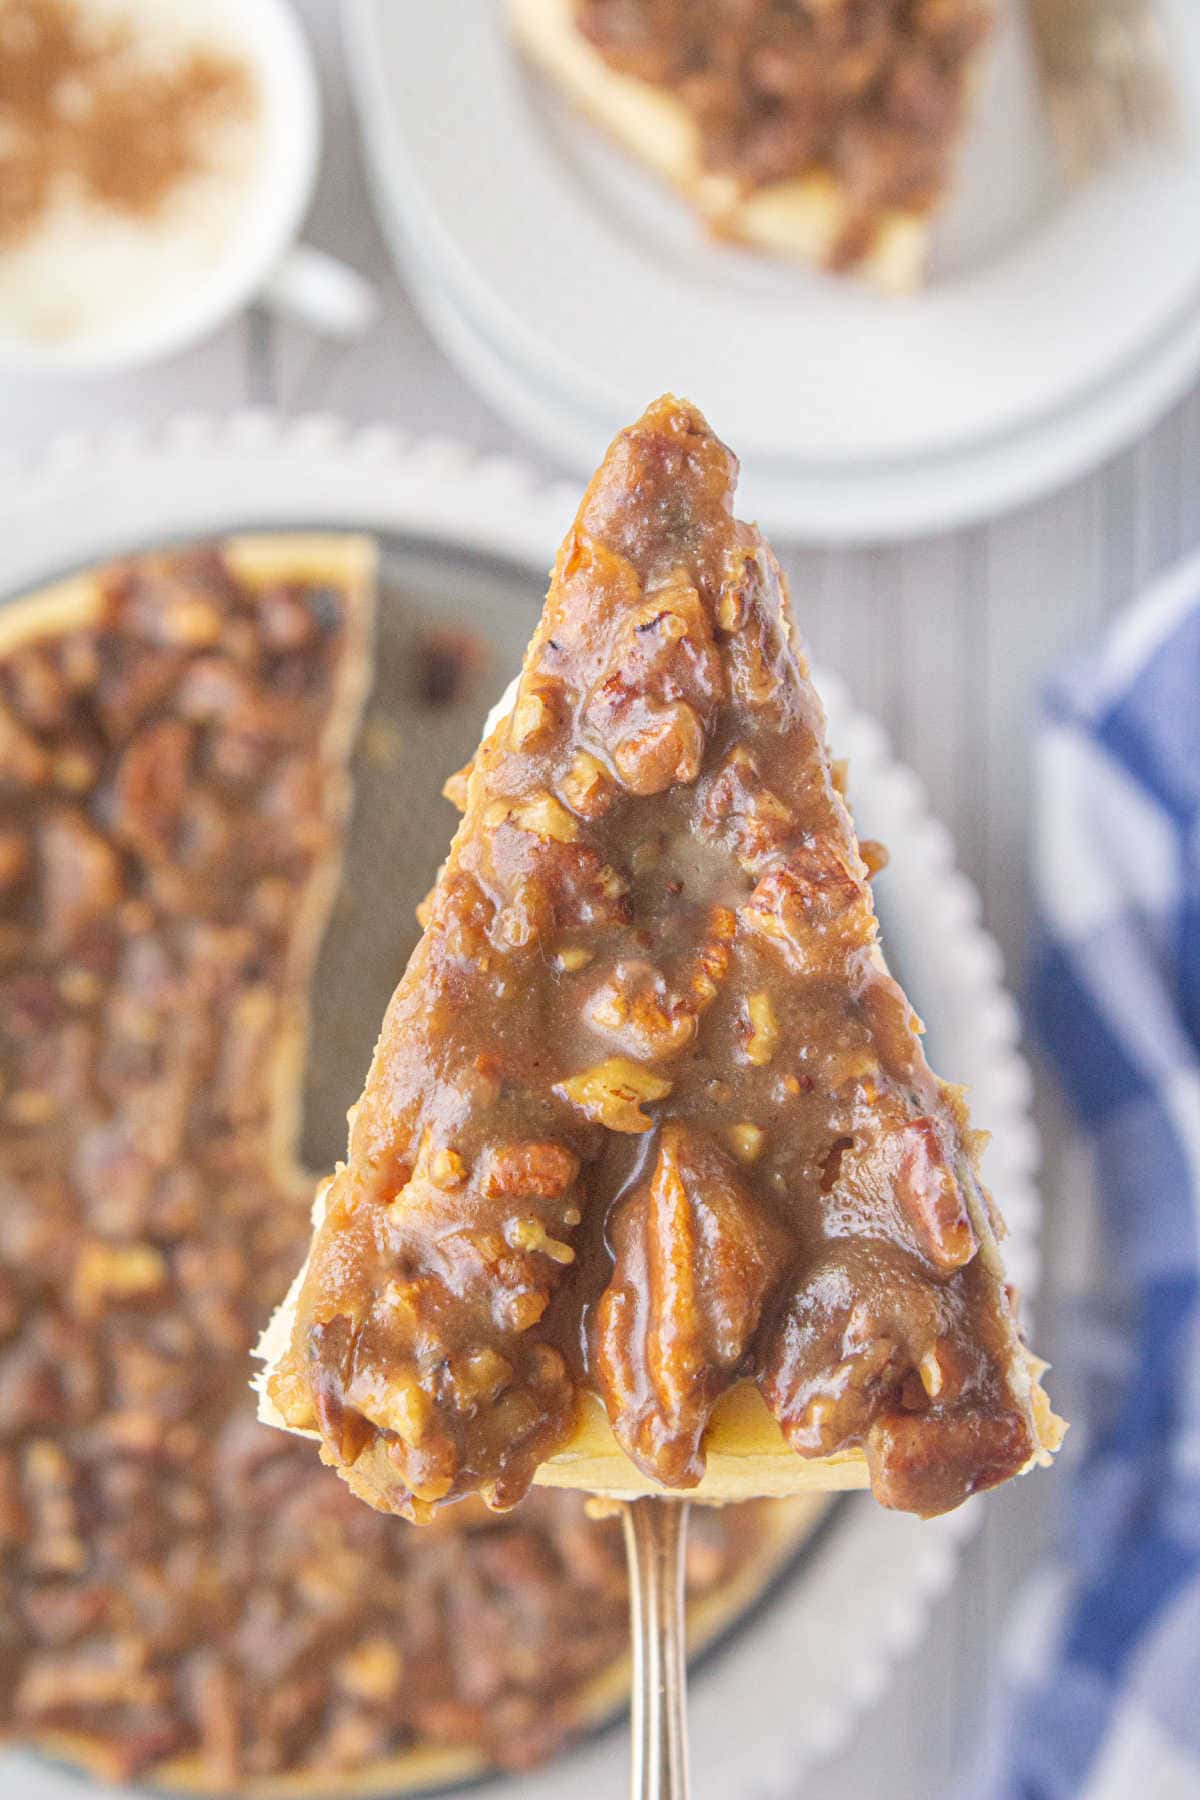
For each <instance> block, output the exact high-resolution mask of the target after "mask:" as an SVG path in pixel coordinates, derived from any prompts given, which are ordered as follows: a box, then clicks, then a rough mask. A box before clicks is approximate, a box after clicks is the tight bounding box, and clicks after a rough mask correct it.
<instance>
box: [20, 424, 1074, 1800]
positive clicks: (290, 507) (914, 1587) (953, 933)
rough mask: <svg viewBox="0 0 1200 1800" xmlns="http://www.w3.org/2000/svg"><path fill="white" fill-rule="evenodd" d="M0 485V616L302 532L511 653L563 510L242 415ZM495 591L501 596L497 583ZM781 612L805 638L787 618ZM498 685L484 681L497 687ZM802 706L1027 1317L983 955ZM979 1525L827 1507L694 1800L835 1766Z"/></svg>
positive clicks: (996, 1028)
mask: <svg viewBox="0 0 1200 1800" xmlns="http://www.w3.org/2000/svg"><path fill="white" fill-rule="evenodd" d="M6 473H7V479H4V480H3V486H2V488H0V493H2V495H3V498H2V499H0V601H3V600H4V599H7V598H10V597H12V596H13V595H15V594H18V593H20V592H22V591H23V590H25V589H28V588H30V587H32V586H35V585H37V584H39V583H41V582H43V581H46V580H49V579H51V578H53V577H55V576H58V575H61V574H63V573H65V572H67V571H69V570H70V569H72V568H76V567H79V566H81V565H86V564H88V563H91V562H93V561H95V560H96V559H98V558H102V557H105V556H108V555H111V554H113V553H115V552H119V551H121V550H124V549H129V548H133V547H138V546H147V545H151V544H154V543H156V542H163V541H167V540H171V539H175V538H181V537H187V536H189V535H193V534H199V533H205V532H212V531H222V530H227V529H231V528H248V527H255V526H262V527H280V526H288V525H293V526H297V527H299V526H324V527H334V528H347V529H354V530H367V531H371V532H376V533H378V534H380V536H381V538H383V540H384V542H385V544H387V543H390V544H392V545H396V544H410V545H412V546H414V547H416V548H417V549H419V550H421V551H422V552H423V551H426V550H433V551H436V552H437V554H439V555H440V556H442V557H443V559H444V558H446V557H450V558H452V559H454V558H457V559H458V560H459V562H460V564H461V566H462V568H463V569H464V571H466V572H467V573H466V575H465V576H464V581H467V582H468V583H469V585H467V586H464V588H463V590H462V591H463V592H464V593H465V592H473V593H474V594H475V596H476V597H475V598H474V599H473V601H472V602H471V605H472V607H473V610H474V616H475V620H476V622H477V623H478V626H479V628H480V630H481V631H486V630H487V629H488V626H489V620H488V618H487V617H486V614H487V611H488V607H489V605H491V606H492V607H493V609H494V607H495V604H496V602H495V601H494V600H493V601H491V602H489V600H488V598H487V596H488V584H487V580H486V579H485V578H481V572H480V571H481V565H480V563H479V560H478V559H480V558H484V559H486V562H485V563H484V565H483V577H486V575H487V565H488V564H491V565H492V566H493V567H494V568H496V569H497V570H501V569H502V570H504V571H505V573H504V575H503V585H505V586H507V590H508V598H507V599H506V600H505V601H504V603H503V604H504V606H505V608H506V612H507V622H505V620H504V619H499V618H496V617H493V619H492V621H491V624H492V626H493V628H494V631H495V634H496V635H498V636H501V637H502V636H503V635H504V634H505V633H508V634H510V635H513V618H512V613H513V608H514V604H516V603H515V602H514V600H513V595H514V593H518V594H519V595H520V596H521V598H520V602H519V604H520V605H521V607H522V608H526V607H527V609H528V612H529V616H530V618H532V617H533V616H534V614H535V613H536V607H537V603H538V598H539V597H540V593H541V590H542V588H543V587H544V584H545V571H546V569H547V568H548V566H549V563H550V561H551V558H552V555H553V552H554V549H555V546H556V543H557V540H558V538H559V537H560V536H561V534H562V532H563V530H564V529H565V527H566V525H567V523H568V522H569V519H570V517H571V514H572V512H573V510H574V505H575V502H576V498H577V496H576V495H575V493H574V492H573V491H571V490H567V489H565V488H563V487H554V488H547V487H539V486H538V485H537V484H536V483H535V481H534V480H533V478H532V477H531V476H530V475H529V474H528V473H527V472H526V471H524V470H523V469H522V468H521V467H520V466H518V465H516V464H514V463H511V462H508V461H503V460H497V459H479V458H476V457H474V456H472V455H471V454H470V453H469V452H467V451H466V450H464V449H462V448H461V447H456V446H454V445H451V444H446V443H434V442H430V441H426V442H423V443H422V442H417V443H406V442H405V441H404V440H403V439H402V438H400V437H399V436H398V435H397V434H394V433H392V432H391V431H386V430H374V431H358V432H350V431H348V430H346V429H344V428H342V427H341V426H339V425H338V424H337V423H336V422H335V421H333V420H329V419H321V418H314V419H308V420H301V421H297V422H293V423H287V422H284V421H280V420H276V419H273V418H271V417H270V416H265V415H261V414H244V415H238V416H235V417H233V418H231V419H226V420H222V421H217V420H206V419H200V418H194V419H186V420H183V419H181V420H179V421H178V422H177V423H176V424H174V425H173V426H171V427H168V428H167V429H166V430H164V431H163V432H161V433H158V434H155V435H154V436H153V437H151V436H142V435H139V434H137V433H134V432H121V433H114V434H109V435H104V436H96V437H92V438H81V437H73V438H69V439H62V440H61V441H59V442H58V443H57V444H56V445H55V446H54V447H53V449H52V450H51V451H50V453H49V454H48V455H47V456H46V457H45V459H44V460H42V461H39V462H38V463H37V464H36V465H32V466H29V467H25V468H16V467H14V468H12V469H11V470H9V471H4V470H0V479H2V478H3V477H4V475H5V474H6ZM472 559H475V560H474V561H472ZM496 583H497V591H498V592H499V591H502V585H501V577H500V575H497V576H496ZM526 591H527V598H526ZM798 610H799V615H800V625H801V629H803V596H799V609H798ZM509 673H511V671H510V670H500V669H497V670H495V671H494V674H495V675H496V677H497V683H498V685H502V684H503V681H504V680H505V679H506V678H507V675H508V674H509ZM820 686H821V690H822V693H823V694H824V698H825V702H826V705H827V708H828V712H829V727H830V738H831V742H832V743H833V744H834V745H835V747H836V751H837V754H838V755H840V756H846V757H848V758H849V761H850V770H851V794H852V802H853V806H854V811H855V815H856V818H857V821H858V824H859V826H860V829H861V830H862V831H863V832H864V834H866V835H869V836H872V837H880V838H882V839H883V840H884V841H885V842H886V843H887V844H888V845H889V848H890V850H891V856H892V860H891V863H890V865H889V867H888V869H887V871H886V872H885V873H884V874H883V875H882V876H881V877H880V878H879V883H878V887H879V898H880V906H881V909H882V911H883V913H884V915H885V934H886V938H887V942H888V947H889V953H890V956H891V958H892V961H893V963H894V966H895V967H896V968H897V969H898V970H899V971H901V972H902V974H903V977H904V979H905V981H906V983H907V984H908V986H909V988H910V991H911V993H912V995H913V997H914V1001H915V1003H916V1004H917V1005H918V1007H919V1008H920V1009H921V1011H922V1013H923V1015H924V1017H925V1019H926V1021H927V1024H928V1027H929V1038H930V1047H931V1055H932V1059H933V1060H934V1062H935V1064H936V1065H937V1066H938V1067H940V1068H942V1069H944V1070H945V1071H946V1072H947V1073H950V1074H952V1075H953V1077H954V1078H955V1079H956V1080H959V1081H965V1082H967V1083H969V1085H970V1087H971V1089H972V1091H973V1106H974V1112H975V1116H976V1119H977V1120H978V1122H979V1123H980V1124H981V1125H984V1126H986V1127H988V1128H989V1129H990V1130H991V1131H992V1133H993V1134H994V1135H993V1142H992V1146H991V1148H990V1149H989V1151H988V1153H987V1158H986V1162H985V1174H986V1177H987V1179H988V1181H989V1183H990V1185H991V1187H992V1188H993V1190H994V1192H995V1194H996V1198H997V1199H998V1201H999V1203H1000V1205H1001V1207H1002V1209H1003V1210H1004V1212H1005V1214H1006V1215H1007V1218H1008V1221H1009V1225H1010V1227H1011V1237H1010V1239H1009V1243H1008V1248H1007V1256H1008V1262H1009V1267H1010V1270H1011V1272H1012V1274H1013V1277H1014V1279H1015V1280H1016V1281H1017V1282H1018V1284H1019V1285H1020V1286H1021V1287H1022V1289H1023V1290H1024V1292H1025V1293H1026V1295H1027V1296H1028V1295H1029V1294H1031V1293H1032V1291H1033V1289H1034V1288H1035V1286H1036V1281H1037V1274H1038V1249H1037V1230H1038V1223H1039V1202H1038V1197H1037V1193H1036V1189H1035V1186H1034V1170H1035V1166H1036V1161H1037V1141H1036V1136H1035V1131H1034V1127H1033V1124H1032V1120H1031V1117H1030V1110H1029V1108H1030V1095H1031V1083H1030V1077H1029V1071H1028V1069H1027V1067H1026V1065H1025V1063H1024V1061H1023V1060H1022V1058H1021V1055H1020V1053H1019V1050H1018V1018H1017V1009H1016V1006H1015V1005H1014V1003H1013V1001H1012V999H1011V997H1010V996H1009V994H1008V993H1007V992H1006V990H1005V988H1004V986H1003V982H1002V970H1001V960H1000V953H999V951H998V949H997V947H996V945H995V943H994V941H993V940H992V939H991V938H990V937H989V936H988V935H987V934H986V933H985V932H984V931H983V930H982V928H981V926H980V924H979V901H978V896H977V895H976V892H975V890H974V888H973V887H972V886H971V883H970V882H969V881H968V880H967V879H966V877H965V876H964V875H963V874H962V873H961V872H960V871H959V870H958V869H957V868H956V866H955V862H954V852H953V846H952V844H951V842H950V839H949V836H948V834H947V832H946V831H945V829H944V828H943V827H942V826H941V825H940V824H939V823H938V822H937V820H936V819H934V818H933V817H932V816H931V815H930V812H929V809H928V805H927V802H926V798H925V795H924V793H923V791H922V788H921V785H920V783H919V782H918V780H917V779H916V777H915V776H914V775H913V774H912V772H911V771H910V770H908V769H907V768H905V767H903V766H902V765H901V764H899V763H897V762H896V761H895V759H894V758H893V756H892V755H891V752H890V751H889V749H888V745H887V742H886V739H885V738H884V735H883V733H882V731H881V730H880V729H879V727H878V726H877V725H876V724H875V723H874V722H873V721H872V720H870V719H868V718H866V717H864V715H863V714H861V713H859V712H857V711H856V710H855V709H854V707H853V705H852V704H851V702H850V700H849V698H848V696H847V695H846V693H845V691H844V689H843V688H842V686H841V685H840V683H838V682H836V681H833V680H831V679H829V678H824V679H822V680H821V681H820ZM482 712H483V703H482V702H481V705H480V714H481V717H482ZM435 855H436V852H435ZM986 1504H987V1502H986V1500H984V1501H979V1502H972V1503H970V1504H968V1505H967V1506H966V1507H964V1508H962V1509H961V1510H960V1511H958V1512H957V1513H954V1514H951V1515H950V1516H949V1517H947V1518H945V1519H940V1520H936V1521H933V1522H932V1523H928V1524H923V1523H921V1522H920V1521H918V1520H916V1519H912V1518H909V1517H906V1516H903V1515H899V1514H889V1513H885V1512H883V1511H882V1510H880V1509H879V1508H878V1507H876V1506H875V1505H874V1503H873V1502H872V1501H871V1500H870V1499H869V1498H867V1497H865V1496H855V1497H853V1498H852V1499H849V1500H847V1501H846V1502H845V1503H844V1504H843V1506H842V1507H841V1509H840V1510H839V1512H838V1514H837V1516H836V1517H835V1518H834V1520H833V1521H832V1524H831V1526H830V1528H829V1529H828V1530H826V1531H825V1532H824V1533H823V1534H822V1535H821V1536H820V1537H819V1538H818V1540H817V1541H816V1543H815V1545H814V1546H813V1548H812V1550H811V1553H810V1554H809V1555H808V1556H807V1557H806V1558H805V1560H804V1561H803V1563H802V1566H801V1568H800V1570H799V1572H798V1573H797V1575H796V1576H795V1577H794V1579H792V1580H791V1581H790V1582H789V1583H787V1584H786V1585H785V1586H784V1587H783V1588H782V1589H781V1591H779V1592H778V1593H777V1594H776V1595H775V1596H774V1597H773V1598H772V1600H771V1602H770V1603H769V1604H768V1606H767V1607H766V1608H765V1609H764V1610H762V1611H761V1612H760V1613H759V1614H758V1615H757V1616H756V1618H755V1619H754V1621H753V1623H752V1624H751V1625H749V1626H747V1628H746V1629H745V1630H742V1631H737V1630H735V1631H734V1632H733V1633H732V1635H731V1636H730V1638H729V1640H728V1641H727V1642H726V1644H725V1645H724V1647H723V1648H722V1649H721V1650H720V1651H719V1652H718V1653H717V1654H716V1655H715V1656H713V1657H711V1658H710V1659H709V1660H708V1661H707V1662H706V1663H705V1664H704V1665H703V1666H702V1667H701V1669H700V1670H699V1672H698V1673H697V1675H696V1677H695V1680H694V1683H693V1692H692V1706H691V1738H692V1746H693V1765H694V1769H695V1786H696V1793H697V1800H774V1797H775V1796H779V1797H780V1800H782V1797H783V1796H784V1795H791V1794H794V1793H795V1792H796V1783H797V1781H798V1779H799V1776H800V1773H801V1771H802V1770H803V1768H804V1767H805V1765H806V1764H808V1763H810V1762H811V1761H812V1760H813V1759H814V1758H816V1757H818V1756H820V1755H823V1754H826V1753H828V1752H830V1751H832V1750H833V1749H835V1748H837V1747H838V1746H840V1745H842V1744H843V1743H845V1741H846V1740H847V1739H848V1737H849V1736H850V1734H851V1732H852V1730H853V1727H854V1723H855V1720H856V1718H857V1716H858V1715H859V1714H860V1712H861V1711H862V1709H863V1708H864V1707H865V1706H866V1705H868V1704H869V1703H870V1702H871V1701H873V1700H874V1699H875V1698H876V1697H877V1696H878V1695H879V1694H880V1692H881V1691H882V1690H883V1688H884V1687H885V1686H886V1684H887V1681H888V1678H889V1672H890V1670H891V1669H892V1667H893V1666H894V1665H895V1663H896V1661H897V1660H898V1659H899V1658H900V1657H902V1656H904V1655H905V1654H907V1653H908V1652H909V1651H910V1650H912V1648H913V1647H914V1646H915V1645H916V1643H917V1642H918V1641H919V1639H920V1637H921V1634H922V1631H923V1629H924V1626H925V1623H926V1620H927V1618H928V1614H929V1611H930V1608H931V1607H932V1604H933V1602H934V1600H935V1599H936V1597H937V1596H938V1595H939V1594H940V1593H942V1592H943V1591H944V1590H945V1589H946V1587H947V1586H948V1585H949V1583H950V1581H951V1580H952V1578H953V1575H954V1570H955V1564H956V1561H957V1557H958V1553H959V1549H960V1547H961V1546H962V1544H963V1543H964V1541H965V1540H966V1538H967V1537H968V1536H969V1535H970V1534H971V1533H972V1532H973V1531H974V1529H975V1528H976V1526H977V1524H978V1522H979V1518H980V1507H981V1506H986ZM398 1529H401V1527H398ZM731 1702H732V1706H731ZM626 1765H627V1750H626V1746H625V1743H624V1741H623V1738H622V1734H621V1733H620V1732H609V1733H607V1734H602V1735H601V1736H599V1737H597V1738H594V1739H592V1740H591V1741H589V1742H588V1743H586V1744H585V1745H583V1746H582V1747H581V1748H580V1749H578V1750H576V1751H574V1752H572V1753H570V1754H569V1755H567V1756H566V1757H564V1758H562V1759H560V1760H559V1761H557V1762H555V1763H554V1764H553V1765H551V1766H550V1767H549V1768H548V1769H546V1770H545V1771H543V1772H541V1773H538V1774H534V1775H530V1776H523V1777H521V1779H520V1780H519V1781H515V1782H511V1783H510V1782H507V1781H503V1780H496V1781H495V1782H491V1783H488V1784H486V1786H485V1788H484V1789H483V1790H481V1791H485V1792H487V1793H488V1794H494V1795H495V1796H496V1800H517V1796H518V1795H519V1796H521V1800H601V1797H602V1796H603V1797H605V1800H607V1797H609V1796H611V1795H613V1794H616V1793H619V1792H621V1791H622V1787H623V1784H624V1782H625V1780H626ZM0 1792H2V1793H6V1794H7V1793H11V1794H14V1795H20V1796H21V1800H72V1797H76V1796H78V1795H79V1793H80V1783H79V1781H78V1779H77V1778H76V1777H75V1776H73V1775H70V1774H67V1773H64V1772H63V1771H61V1770H59V1769H56V1768H54V1767H52V1766H50V1765H49V1764H47V1763H44V1762H41V1761H39V1760H38V1759H36V1758H33V1757H29V1756H26V1755H25V1754H23V1753H9V1754H8V1755H0Z"/></svg>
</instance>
